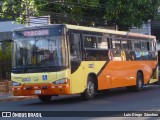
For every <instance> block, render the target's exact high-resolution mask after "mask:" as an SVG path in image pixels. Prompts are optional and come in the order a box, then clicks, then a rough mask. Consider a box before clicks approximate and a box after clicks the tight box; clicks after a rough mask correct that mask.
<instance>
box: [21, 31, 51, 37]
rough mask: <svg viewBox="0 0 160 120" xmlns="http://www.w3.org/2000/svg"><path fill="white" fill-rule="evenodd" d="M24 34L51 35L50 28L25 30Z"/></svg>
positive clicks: (27, 35)
mask: <svg viewBox="0 0 160 120" xmlns="http://www.w3.org/2000/svg"><path fill="white" fill-rule="evenodd" d="M23 35H24V36H26V37H29V36H43V35H49V30H47V29H44V30H30V31H24V32H23Z"/></svg>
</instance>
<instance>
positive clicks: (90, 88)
mask: <svg viewBox="0 0 160 120" xmlns="http://www.w3.org/2000/svg"><path fill="white" fill-rule="evenodd" d="M87 93H88V95H89V96H92V95H93V94H94V84H93V83H92V82H91V81H89V82H88V86H87Z"/></svg>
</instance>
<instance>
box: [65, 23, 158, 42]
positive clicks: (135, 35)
mask: <svg viewBox="0 0 160 120" xmlns="http://www.w3.org/2000/svg"><path fill="white" fill-rule="evenodd" d="M66 26H67V28H69V29H74V30H85V31H92V32H103V33H109V34H114V35H124V36H129V37H141V38H150V39H155V38H156V37H155V36H152V35H144V34H139V33H131V32H126V31H115V30H109V29H101V28H94V27H84V26H77V25H69V24H66Z"/></svg>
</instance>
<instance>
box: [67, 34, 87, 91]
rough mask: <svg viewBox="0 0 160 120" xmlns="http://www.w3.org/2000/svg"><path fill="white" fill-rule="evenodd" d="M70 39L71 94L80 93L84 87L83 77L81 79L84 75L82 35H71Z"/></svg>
mask: <svg viewBox="0 0 160 120" xmlns="http://www.w3.org/2000/svg"><path fill="white" fill-rule="evenodd" d="M68 39H69V46H70V49H69V51H70V68H71V92H72V93H78V92H80V91H81V90H82V86H84V85H83V83H84V82H83V81H82V77H80V76H82V75H83V68H82V66H81V60H82V56H81V55H82V54H81V44H80V43H81V42H80V34H78V33H70V34H69V36H68Z"/></svg>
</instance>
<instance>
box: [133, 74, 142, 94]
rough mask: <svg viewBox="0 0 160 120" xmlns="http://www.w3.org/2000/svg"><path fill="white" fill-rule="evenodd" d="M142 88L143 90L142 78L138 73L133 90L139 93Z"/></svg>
mask: <svg viewBox="0 0 160 120" xmlns="http://www.w3.org/2000/svg"><path fill="white" fill-rule="evenodd" d="M142 88H143V76H142V73H140V72H138V73H137V77H136V86H135V90H136V91H141V90H142Z"/></svg>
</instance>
